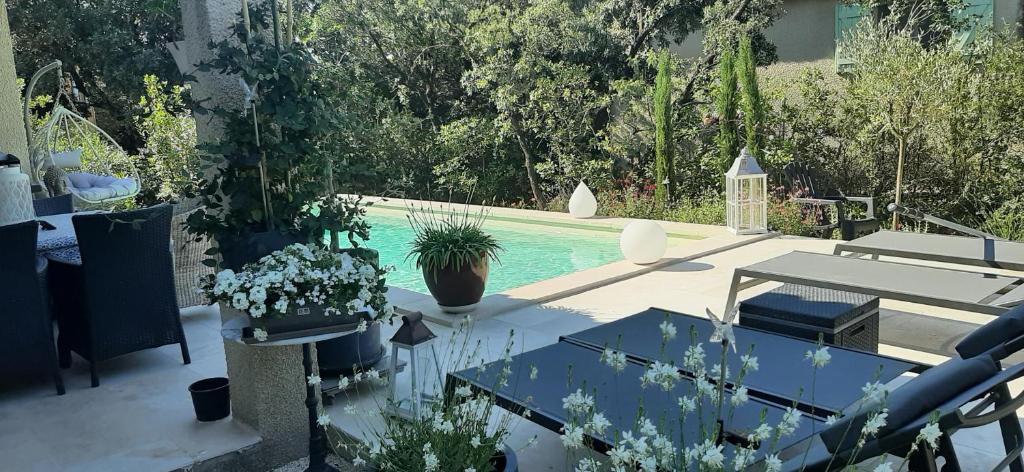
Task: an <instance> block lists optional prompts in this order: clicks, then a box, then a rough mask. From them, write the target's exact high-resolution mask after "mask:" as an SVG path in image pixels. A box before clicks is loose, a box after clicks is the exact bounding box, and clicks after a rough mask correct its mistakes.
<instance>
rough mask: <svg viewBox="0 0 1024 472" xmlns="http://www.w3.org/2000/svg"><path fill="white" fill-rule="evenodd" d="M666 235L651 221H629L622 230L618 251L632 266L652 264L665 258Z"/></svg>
mask: <svg viewBox="0 0 1024 472" xmlns="http://www.w3.org/2000/svg"><path fill="white" fill-rule="evenodd" d="M666 249H668V235H666V234H665V229H664V228H662V227H661V225H659V224H658V223H655V222H653V221H651V220H636V221H630V222H629V223H628V224H626V227H624V228H622V235H621V236H619V250H621V251H622V255H623V256H625V257H626V259H628V260H629V261H630V262H632V263H634V264H653V263H655V262H658V261H659V260H661V258H662V257H664V256H665V250H666Z"/></svg>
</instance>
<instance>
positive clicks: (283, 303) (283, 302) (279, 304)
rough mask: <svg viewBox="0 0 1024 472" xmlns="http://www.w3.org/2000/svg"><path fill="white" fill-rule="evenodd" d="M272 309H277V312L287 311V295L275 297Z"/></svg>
mask: <svg viewBox="0 0 1024 472" xmlns="http://www.w3.org/2000/svg"><path fill="white" fill-rule="evenodd" d="M274 309H275V310H277V311H278V312H279V313H287V312H288V298H287V297H281V298H279V299H277V301H276V302H274Z"/></svg>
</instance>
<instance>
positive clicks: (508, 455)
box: [491, 444, 519, 472]
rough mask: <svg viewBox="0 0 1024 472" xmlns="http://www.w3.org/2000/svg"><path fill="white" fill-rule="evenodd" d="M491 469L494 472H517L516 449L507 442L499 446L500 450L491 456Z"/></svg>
mask: <svg viewBox="0 0 1024 472" xmlns="http://www.w3.org/2000/svg"><path fill="white" fill-rule="evenodd" d="M491 470H493V471H494V472H519V459H518V458H516V451H515V450H513V449H512V448H511V447H508V445H507V444H503V445H502V446H501V451H498V452H497V453H495V454H494V457H491Z"/></svg>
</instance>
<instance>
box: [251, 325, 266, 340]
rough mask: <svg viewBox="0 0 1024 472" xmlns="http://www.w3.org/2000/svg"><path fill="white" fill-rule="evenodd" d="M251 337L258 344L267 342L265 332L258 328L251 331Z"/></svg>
mask: <svg viewBox="0 0 1024 472" xmlns="http://www.w3.org/2000/svg"><path fill="white" fill-rule="evenodd" d="M252 337H254V338H256V340H257V341H259V342H263V341H266V340H267V332H266V331H264V330H262V329H260V328H256V329H254V330H252Z"/></svg>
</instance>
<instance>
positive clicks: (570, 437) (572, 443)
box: [562, 424, 583, 449]
mask: <svg viewBox="0 0 1024 472" xmlns="http://www.w3.org/2000/svg"><path fill="white" fill-rule="evenodd" d="M562 432H563V434H562V445H563V446H565V447H566V448H567V449H576V448H579V447H582V446H583V428H580V427H578V426H575V425H572V424H567V425H565V426H563V427H562Z"/></svg>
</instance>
